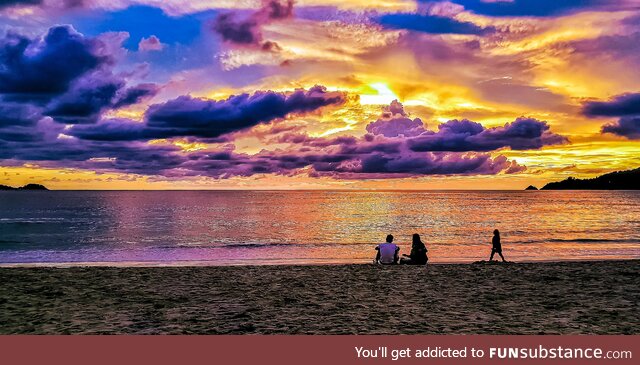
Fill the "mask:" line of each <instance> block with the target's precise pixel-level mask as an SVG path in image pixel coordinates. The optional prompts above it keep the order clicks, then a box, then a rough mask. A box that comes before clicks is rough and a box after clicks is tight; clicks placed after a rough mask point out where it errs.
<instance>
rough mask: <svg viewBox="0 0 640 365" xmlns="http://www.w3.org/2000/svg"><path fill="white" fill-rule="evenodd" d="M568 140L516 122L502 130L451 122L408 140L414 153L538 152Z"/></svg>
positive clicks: (530, 122)
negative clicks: (509, 149)
mask: <svg viewBox="0 0 640 365" xmlns="http://www.w3.org/2000/svg"><path fill="white" fill-rule="evenodd" d="M567 142H568V140H567V139H566V138H565V137H563V136H560V135H558V134H555V133H552V132H551V131H550V130H549V125H548V124H547V123H546V122H543V121H539V120H536V119H533V118H518V119H516V120H515V121H514V122H512V123H507V124H505V125H504V127H495V128H488V129H486V128H484V127H483V126H482V125H481V124H479V123H475V122H472V121H469V120H466V119H465V120H450V121H448V122H446V123H443V124H441V125H439V126H438V132H427V133H425V134H423V135H420V136H418V137H415V138H412V139H409V140H408V143H409V147H410V149H411V150H413V151H457V152H461V151H493V150H497V149H500V148H504V147H509V148H511V149H512V150H529V149H539V148H542V147H544V146H548V145H557V144H564V143H567Z"/></svg>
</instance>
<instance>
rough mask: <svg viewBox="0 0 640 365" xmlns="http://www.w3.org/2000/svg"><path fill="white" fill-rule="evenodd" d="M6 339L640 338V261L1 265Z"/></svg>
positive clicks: (1, 320) (0, 320) (0, 316)
mask: <svg viewBox="0 0 640 365" xmlns="http://www.w3.org/2000/svg"><path fill="white" fill-rule="evenodd" d="M0 282H1V283H2V284H1V285H0V333H2V334H15V333H26V334H640V316H639V315H640V285H639V284H640V260H630V261H606V262H605V261H601V262H560V263H519V264H487V263H476V264H456V265H429V266H427V267H383V266H376V265H318V266H244V267H156V268H148V267H147V268H140V267H138V268H116V267H76V268H2V269H0Z"/></svg>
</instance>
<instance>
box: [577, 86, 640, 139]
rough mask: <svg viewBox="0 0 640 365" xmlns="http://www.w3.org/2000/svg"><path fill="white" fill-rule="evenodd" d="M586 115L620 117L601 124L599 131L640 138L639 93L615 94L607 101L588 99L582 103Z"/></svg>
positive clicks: (629, 137)
mask: <svg viewBox="0 0 640 365" xmlns="http://www.w3.org/2000/svg"><path fill="white" fill-rule="evenodd" d="M582 113H583V114H584V115H586V116H588V117H621V118H620V119H618V121H616V122H613V123H608V124H605V125H603V126H602V128H601V129H600V132H601V133H611V134H615V135H617V136H621V137H626V138H628V139H632V140H636V139H640V93H627V94H622V95H617V96H614V97H613V98H611V99H610V100H609V101H590V102H587V103H585V104H584V105H583V108H582Z"/></svg>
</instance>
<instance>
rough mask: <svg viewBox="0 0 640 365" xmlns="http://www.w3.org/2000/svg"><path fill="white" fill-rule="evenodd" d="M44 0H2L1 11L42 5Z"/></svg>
mask: <svg viewBox="0 0 640 365" xmlns="http://www.w3.org/2000/svg"><path fill="white" fill-rule="evenodd" d="M43 1H44V0H0V9H4V8H9V7H12V6H30V5H41V4H42V3H43Z"/></svg>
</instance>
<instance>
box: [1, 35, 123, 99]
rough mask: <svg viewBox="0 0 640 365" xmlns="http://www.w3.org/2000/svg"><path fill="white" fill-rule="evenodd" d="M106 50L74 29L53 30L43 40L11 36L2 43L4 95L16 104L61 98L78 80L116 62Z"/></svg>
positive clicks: (101, 42)
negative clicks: (15, 101) (55, 97)
mask: <svg viewBox="0 0 640 365" xmlns="http://www.w3.org/2000/svg"><path fill="white" fill-rule="evenodd" d="M106 48H107V45H106V44H104V42H103V41H102V40H100V39H97V38H85V37H84V36H83V35H81V34H80V33H77V32H76V31H75V30H74V29H73V28H72V27H71V26H55V27H52V28H50V29H49V31H48V32H47V34H46V35H45V36H44V37H43V38H42V39H28V38H26V37H23V36H20V35H17V34H13V33H9V34H8V35H7V36H6V38H4V39H2V40H1V41H0V94H5V99H7V98H9V99H15V100H18V99H20V100H48V99H50V98H51V97H53V96H56V95H60V94H62V93H64V92H66V91H67V90H68V88H69V86H70V84H71V82H72V81H74V80H75V79H77V78H79V77H80V76H82V75H84V74H85V73H87V72H89V71H92V70H97V69H99V68H100V67H102V66H104V65H106V64H109V63H112V62H113V58H112V56H111V55H109V54H105V53H104V52H102V51H103V50H104V49H106Z"/></svg>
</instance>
